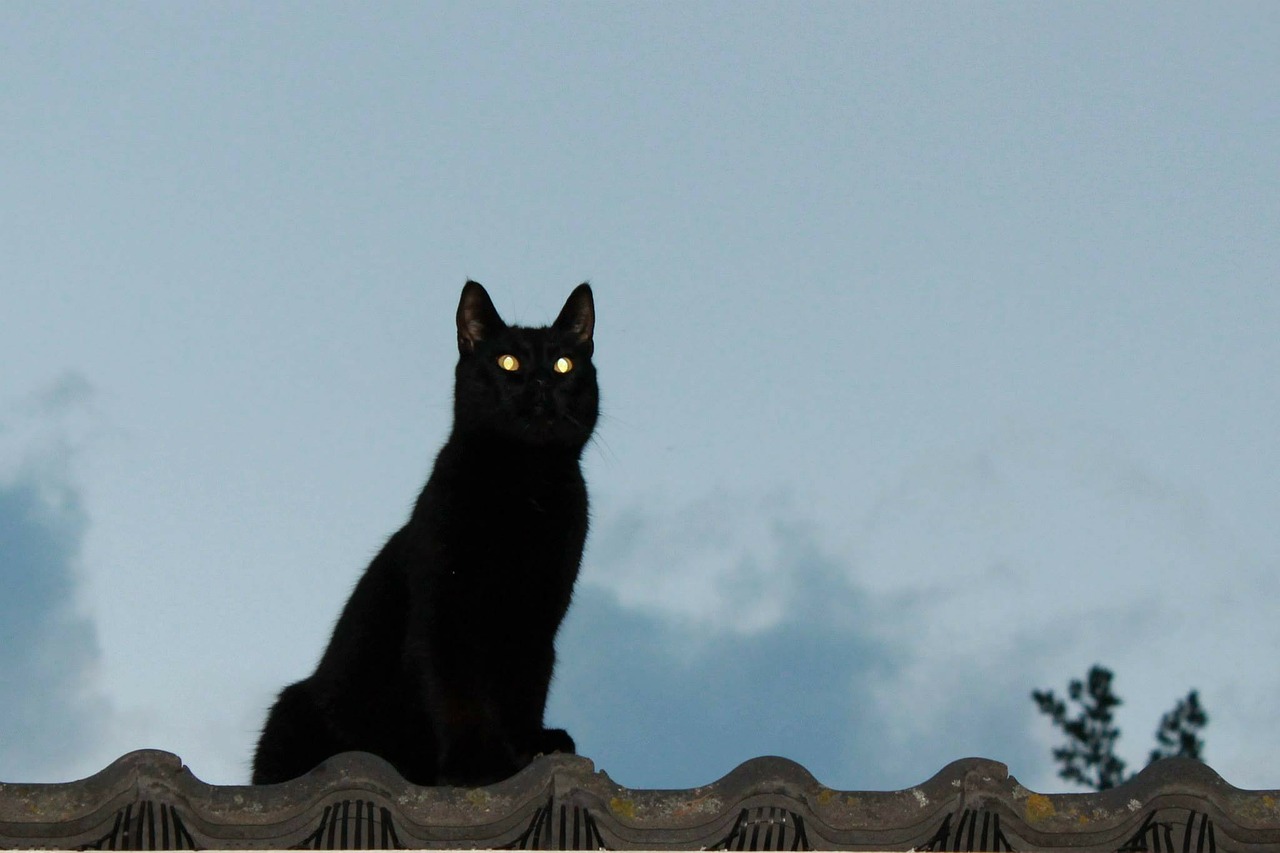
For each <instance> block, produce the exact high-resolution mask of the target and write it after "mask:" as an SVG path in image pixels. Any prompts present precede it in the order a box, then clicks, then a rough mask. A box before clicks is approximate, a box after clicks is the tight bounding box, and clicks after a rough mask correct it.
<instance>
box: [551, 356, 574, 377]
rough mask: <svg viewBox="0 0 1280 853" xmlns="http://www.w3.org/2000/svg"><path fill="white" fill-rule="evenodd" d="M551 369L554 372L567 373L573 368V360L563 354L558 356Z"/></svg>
mask: <svg viewBox="0 0 1280 853" xmlns="http://www.w3.org/2000/svg"><path fill="white" fill-rule="evenodd" d="M552 369H553V370H554V371H555V372H556V373H568V372H569V371H570V370H573V362H572V361H570V360H569V359H567V358H565V357H564V356H560V357H559V358H557V359H556V363H555V365H554V366H553V367H552Z"/></svg>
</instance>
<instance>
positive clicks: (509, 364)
mask: <svg viewBox="0 0 1280 853" xmlns="http://www.w3.org/2000/svg"><path fill="white" fill-rule="evenodd" d="M498 367H501V368H502V369H503V370H506V371H508V372H510V373H514V372H515V371H517V370H519V369H520V359H518V358H516V357H515V356H514V355H500V356H498Z"/></svg>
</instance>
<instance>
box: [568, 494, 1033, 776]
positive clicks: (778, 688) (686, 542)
mask: <svg viewBox="0 0 1280 853" xmlns="http://www.w3.org/2000/svg"><path fill="white" fill-rule="evenodd" d="M599 527H600V529H599V530H598V535H597V536H596V539H595V540H594V541H595V544H594V545H593V546H592V548H591V550H590V553H589V554H588V569H587V570H586V572H585V573H584V577H583V581H582V583H581V586H580V588H579V592H578V595H577V598H576V600H575V603H574V606H573V608H572V609H571V611H570V616H569V619H568V620H567V622H566V625H565V627H564V630H563V632H562V636H561V641H560V643H559V651H560V668H559V670H558V675H557V681H556V684H555V687H554V689H553V696H552V703H551V706H550V708H549V711H548V720H549V723H551V724H563V725H565V726H566V727H567V728H568V729H569V730H570V732H571V734H573V735H574V736H575V737H576V738H577V739H578V745H579V749H580V751H582V752H583V754H585V755H588V756H589V757H591V758H592V759H594V760H595V761H596V763H597V766H598V767H599V768H600V769H603V770H605V771H607V772H609V773H610V775H611V776H613V778H614V779H615V780H617V781H619V782H621V783H622V784H625V785H629V786H633V787H664V788H669V787H688V786H695V785H701V784H705V783H707V782H710V781H713V780H714V779H717V778H719V777H720V776H723V775H724V774H725V773H727V772H728V771H730V770H731V769H733V768H734V767H735V766H737V765H738V764H739V763H741V762H742V761H744V760H746V759H748V758H751V757H753V756H756V755H764V754H776V755H783V756H785V757H787V758H791V759H792V760H795V761H799V762H800V763H802V764H804V765H805V766H806V767H807V768H808V769H809V770H810V772H812V773H814V775H815V776H817V778H818V779H819V780H821V781H822V782H824V783H825V784H828V785H831V786H834V787H843V788H879V789H892V788H900V787H905V786H909V785H912V784H915V783H917V782H920V781H922V780H924V779H926V778H928V777H929V776H931V775H932V774H933V773H934V772H936V771H937V770H939V769H941V768H942V766H944V765H945V764H946V763H947V762H949V761H951V760H953V759H955V758H959V757H963V756H964V755H970V754H982V755H986V756H988V757H992V758H1001V759H1004V760H1010V758H1009V757H1010V756H1012V757H1013V758H1017V759H1019V760H1022V761H1023V762H1024V763H1025V762H1028V761H1030V760H1032V759H1031V756H1032V755H1033V754H1038V752H1039V751H1040V747H1039V745H1038V744H1036V743H1034V740H1033V738H1032V737H1031V736H1030V734H1029V730H1030V724H1031V723H1032V719H1031V718H1032V709H1031V708H1030V706H1029V704H1027V703H1026V700H1025V694H1026V692H1027V690H1028V689H1029V687H1030V686H1033V685H1030V684H1029V683H1028V684H1022V683H1018V679H1017V676H1016V675H1015V674H1014V673H1011V672H1008V671H1007V668H1006V667H1004V666H1002V665H1000V664H998V663H996V662H987V663H985V664H984V662H982V661H974V663H973V666H972V667H971V675H970V678H969V679H967V680H964V679H962V680H960V681H959V682H958V683H954V684H939V685H931V684H928V683H923V684H918V685H904V684H903V683H901V682H900V681H899V680H898V677H897V674H898V673H900V672H904V671H912V665H913V660H912V659H913V658H914V657H915V656H918V655H920V654H921V653H922V652H921V650H920V649H919V648H918V647H917V644H916V643H915V642H914V639H913V634H914V628H913V625H912V621H911V616H912V613H911V610H910V609H909V608H908V609H906V610H904V609H903V608H902V607H900V606H899V607H896V608H895V607H893V605H894V601H893V600H892V599H891V598H890V597H889V596H886V595H883V594H872V593H869V592H868V591H867V590H866V588H865V587H864V586H862V585H860V584H859V583H857V581H856V576H857V573H856V572H855V571H854V570H853V568H854V567H853V566H852V564H851V562H850V561H849V560H848V559H847V558H842V557H840V556H838V555H836V554H835V553H833V552H832V551H831V550H830V549H829V548H828V547H826V546H825V545H824V544H823V543H822V542H821V540H820V538H819V537H818V536H817V534H816V533H815V532H814V531H813V530H812V529H811V528H809V527H808V526H807V525H806V524H805V523H804V522H802V521H801V520H800V519H798V518H797V517H796V513H795V512H794V510H793V509H792V508H791V507H790V506H789V505H788V504H787V502H786V501H784V500H779V499H777V498H776V497H775V498H766V499H764V500H752V499H747V498H735V497H730V496H726V495H717V496H714V497H712V498H708V499H706V500H703V501H698V502H694V503H692V504H690V505H687V506H679V507H672V508H669V509H668V510H667V511H666V512H661V513H644V512H642V511H640V510H638V509H634V508H631V509H627V510H624V511H621V512H619V513H617V514H616V515H615V516H613V518H612V519H611V520H610V521H606V522H603V523H601V525H599ZM700 534H701V535H700ZM885 685H894V686H895V688H896V689H895V690H894V691H891V692H890V693H889V694H886V692H885V691H884V689H882V688H883V687H884V686H885ZM913 688H915V689H913ZM939 705H940V706H943V707H944V708H945V709H946V712H945V713H944V714H943V717H944V718H946V719H947V720H948V724H947V725H946V726H942V727H939V728H938V729H936V730H932V731H921V730H919V728H918V727H916V726H913V725H910V724H909V722H908V724H906V725H904V721H910V720H911V719H912V717H913V714H912V712H913V709H915V708H917V707H920V706H939Z"/></svg>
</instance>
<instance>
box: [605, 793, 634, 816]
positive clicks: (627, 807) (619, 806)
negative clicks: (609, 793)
mask: <svg viewBox="0 0 1280 853" xmlns="http://www.w3.org/2000/svg"><path fill="white" fill-rule="evenodd" d="M609 811H611V812H613V813H614V814H616V815H617V816H618V817H625V818H627V819H628V820H635V819H636V804H635V803H633V802H632V801H631V800H624V799H622V798H621V797H614V798H613V799H611V800H610V801H609Z"/></svg>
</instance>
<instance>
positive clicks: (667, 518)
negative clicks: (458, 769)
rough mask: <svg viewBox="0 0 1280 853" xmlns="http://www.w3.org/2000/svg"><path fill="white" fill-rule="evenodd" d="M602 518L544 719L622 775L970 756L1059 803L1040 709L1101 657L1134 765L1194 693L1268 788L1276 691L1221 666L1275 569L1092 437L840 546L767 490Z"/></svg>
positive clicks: (903, 481) (1014, 453)
mask: <svg viewBox="0 0 1280 853" xmlns="http://www.w3.org/2000/svg"><path fill="white" fill-rule="evenodd" d="M601 503H603V504H604V505H603V506H602V508H601V509H600V512H599V514H598V523H597V525H596V527H595V529H594V530H593V533H592V540H591V545H590V548H589V550H588V554H587V558H586V562H585V567H584V572H583V577H582V579H581V581H580V583H579V590H578V594H577V598H576V600H575V603H574V606H573V608H572V609H571V610H570V615H569V618H568V620H567V622H566V625H565V627H564V630H563V631H562V637H561V642H560V644H559V648H560V667H559V670H558V679H557V683H556V685H555V686H554V688H553V694H552V700H553V701H552V704H551V706H550V708H549V713H548V718H549V720H551V721H552V722H554V723H555V724H562V725H565V726H566V727H567V728H569V730H570V732H571V733H572V734H574V735H575V736H576V737H577V738H578V740H579V745H580V748H581V750H582V751H583V753H584V754H586V755H588V756H589V757H591V758H593V759H594V760H596V762H597V764H598V766H600V767H601V768H602V769H605V770H606V771H608V772H610V773H611V775H613V776H614V777H615V778H616V779H618V781H620V782H622V783H624V784H628V785H633V786H644V787H648V786H656V787H679V786H689V785H699V784H704V783H706V782H709V781H711V780H713V779H716V778H719V777H720V776H722V775H723V774H724V773H726V772H728V771H729V770H731V769H732V768H733V767H734V766H736V765H737V764H738V763H740V762H741V761H743V760H746V759H747V758H750V757H752V756H755V755H759V754H766V753H773V754H781V755H784V756H786V757H788V758H792V759H794V760H797V761H799V762H801V763H802V764H804V765H805V766H807V767H808V768H809V769H810V771H812V772H813V773H814V774H815V775H816V776H817V777H818V778H819V779H820V780H821V781H823V782H824V783H826V784H828V785H831V786H834V787H843V788H877V789H886V788H899V787H904V786H909V785H912V784H915V783H917V782H920V781H922V780H923V779H926V778H928V777H929V776H931V775H932V774H933V773H935V772H936V771H938V770H939V769H941V768H942V767H943V766H944V765H945V764H946V763H948V762H950V761H952V760H955V759H958V758H963V757H966V756H983V757H986V758H991V759H995V760H998V761H1002V762H1004V763H1006V764H1007V765H1008V766H1009V768H1010V771H1011V772H1012V773H1013V774H1014V775H1016V776H1017V777H1018V778H1019V780H1020V781H1021V782H1022V783H1023V784H1026V785H1028V786H1030V787H1033V788H1036V789H1039V790H1063V789H1064V788H1065V787H1066V785H1065V783H1063V782H1062V781H1061V780H1059V779H1058V778H1057V776H1056V772H1055V767H1054V765H1053V764H1052V761H1051V759H1050V748H1051V746H1053V745H1054V744H1055V743H1056V741H1057V739H1058V737H1057V734H1056V733H1055V732H1054V731H1053V730H1052V728H1051V727H1050V726H1049V725H1048V723H1047V721H1045V719H1044V718H1043V717H1041V716H1040V715H1039V714H1038V713H1037V711H1036V709H1035V706H1034V704H1033V703H1032V701H1031V698H1030V693H1031V691H1032V690H1033V689H1036V688H1046V687H1051V688H1054V689H1056V690H1058V691H1059V692H1061V691H1062V690H1063V689H1064V688H1065V685H1066V683H1067V681H1068V680H1069V679H1071V678H1078V677H1081V676H1083V675H1084V673H1085V671H1086V670H1087V669H1088V667H1089V666H1090V665H1091V664H1094V663H1102V664H1104V665H1106V666H1108V667H1110V668H1111V669H1112V670H1113V671H1114V672H1115V674H1116V678H1117V691H1118V692H1119V693H1120V695H1121V697H1122V698H1123V699H1124V702H1125V704H1124V706H1122V707H1121V709H1120V711H1119V716H1118V722H1119V724H1120V726H1121V728H1122V730H1123V731H1124V732H1125V737H1124V738H1123V739H1122V743H1121V747H1120V751H1121V754H1122V756H1123V757H1124V758H1126V759H1127V760H1128V761H1129V762H1130V763H1131V764H1132V765H1133V766H1134V767H1135V768H1137V767H1140V766H1141V764H1142V762H1143V761H1145V758H1146V754H1147V752H1148V751H1149V749H1150V748H1151V745H1152V743H1151V738H1152V735H1151V733H1152V732H1153V731H1154V729H1155V727H1156V724H1157V723H1158V721H1159V718H1160V715H1161V714H1162V713H1163V712H1164V711H1167V710H1168V709H1169V708H1171V707H1172V706H1173V704H1174V702H1175V701H1176V700H1177V699H1178V698H1179V697H1181V696H1183V695H1185V694H1186V692H1187V691H1188V690H1189V689H1192V688H1197V689H1199V690H1200V693H1201V698H1202V699H1203V700H1204V702H1205V704H1206V706H1207V707H1208V710H1209V714H1210V717H1211V724H1210V726H1209V728H1208V730H1207V731H1206V740H1207V744H1208V751H1207V754H1208V756H1209V760H1210V763H1211V764H1212V765H1213V766H1214V768H1215V769H1216V770H1217V771H1218V772H1219V773H1221V774H1223V775H1224V776H1225V777H1226V778H1227V779H1228V780H1229V781H1232V782H1233V783H1234V784H1238V785H1241V786H1250V785H1252V786H1257V785H1260V784H1264V783H1265V781H1266V776H1265V774H1266V772H1268V771H1267V769H1266V768H1267V767H1269V766H1271V765H1272V764H1274V761H1273V757H1274V756H1273V755H1272V754H1269V753H1268V752H1267V751H1266V750H1265V749H1261V750H1260V749H1259V748H1258V747H1259V744H1260V743H1261V742H1264V741H1265V740H1266V739H1267V738H1269V732H1270V726H1269V723H1267V722H1266V721H1267V720H1268V719H1270V718H1269V716H1268V714H1269V713H1270V710H1271V709H1273V708H1274V704H1275V703H1274V699H1275V696H1276V694H1277V685H1276V682H1275V679H1274V678H1273V677H1272V676H1271V675H1270V674H1267V673H1252V672H1248V671H1241V670H1239V669H1238V668H1236V667H1233V666H1230V665H1224V664H1225V662H1230V661H1234V660H1246V659H1248V656H1249V655H1250V654H1251V652H1252V650H1253V649H1256V648H1271V647H1274V646H1275V645H1276V644H1277V643H1278V642H1280V627H1278V625H1280V623H1276V622H1275V620H1274V619H1272V618H1271V617H1270V615H1269V613H1270V608H1271V607H1272V604H1271V602H1273V601H1274V598H1275V595H1276V594H1277V593H1280V589H1277V587H1278V586H1280V583H1278V582H1277V580H1276V574H1275V572H1274V571H1267V570H1266V568H1267V567H1266V566H1265V565H1262V564H1260V563H1259V561H1258V559H1257V555H1251V554H1249V553H1247V551H1246V550H1245V548H1244V547H1243V545H1242V544H1241V542H1240V540H1239V539H1238V538H1237V537H1235V536H1233V535H1232V533H1231V527H1230V525H1229V524H1226V523H1224V522H1223V520H1222V519H1220V518H1218V517H1217V516H1216V515H1215V512H1214V510H1213V504H1212V502H1211V501H1210V500H1208V499H1206V498H1205V497H1203V496H1201V495H1199V494H1197V492H1196V491H1195V490H1194V489H1193V488H1190V487H1187V486H1186V485H1183V484H1180V483H1178V482H1177V481H1175V480H1173V479H1172V478H1170V477H1168V476H1165V475H1164V474H1163V471H1162V469H1161V468H1159V467H1158V465H1157V464H1153V463H1152V462H1150V461H1149V460H1146V459H1145V458H1144V456H1143V455H1142V453H1141V452H1140V451H1135V450H1132V449H1129V448H1126V447H1124V446H1121V445H1120V444H1119V443H1116V442H1113V441H1110V440H1109V438H1108V436H1106V435H1105V434H1102V433H1100V432H1094V433H1089V432H1087V431H1084V430H1074V431H1073V430H1071V429H1066V428H1050V429H1045V430H1029V431H1021V432H1015V433H1009V434H999V435H994V436H992V437H991V438H990V439H989V440H987V441H984V442H981V443H978V444H975V445H967V446H962V447H956V448H951V449H949V450H946V451H944V452H940V453H939V455H938V457H937V458H935V459H933V460H931V461H929V462H926V463H923V464H920V465H918V466H916V467H914V468H912V469H910V470H906V471H904V472H903V473H902V476H901V477H900V479H899V480H898V481H897V482H896V483H890V484H889V485H888V486H887V487H886V488H885V490H884V493H883V495H882V498H881V500H880V501H879V502H878V503H877V504H876V505H875V506H874V507H873V508H872V509H871V510H869V511H868V512H867V513H866V514H865V515H864V516H863V517H856V516H855V517H853V518H851V519H850V522H849V524H848V525H847V527H846V528H843V529H841V530H830V529H818V528H816V527H815V526H814V525H813V524H811V523H809V522H808V521H806V520H805V519H804V518H803V517H802V515H801V514H800V513H799V512H798V511H797V510H796V509H795V507H794V506H793V505H792V504H791V503H790V502H788V501H787V500H785V499H780V498H778V497H776V496H774V497H768V498H755V497H748V496H744V495H733V494H713V495H709V496H707V497H705V498H703V499H701V500H696V501H692V502H688V503H682V504H677V505H670V504H664V502H663V501H661V500H654V499H652V498H649V499H647V500H643V501H637V503H636V504H635V505H632V506H627V507H609V506H608V505H607V501H604V502H601ZM641 507H643V508H641ZM655 507H657V509H655ZM1153 649H1158V650H1159V651H1158V653H1153V651H1152V650H1153Z"/></svg>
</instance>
